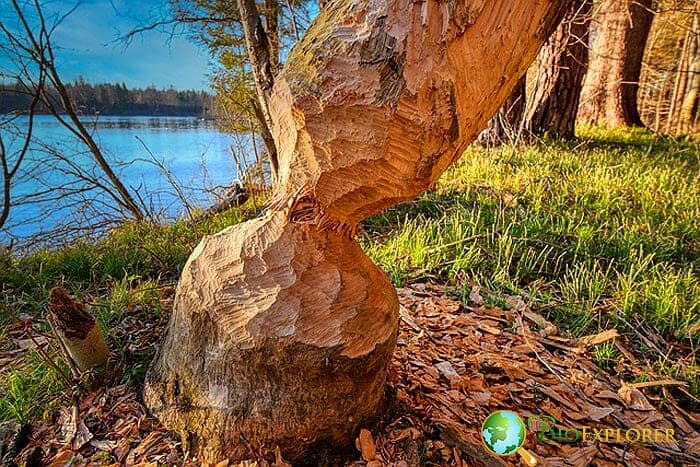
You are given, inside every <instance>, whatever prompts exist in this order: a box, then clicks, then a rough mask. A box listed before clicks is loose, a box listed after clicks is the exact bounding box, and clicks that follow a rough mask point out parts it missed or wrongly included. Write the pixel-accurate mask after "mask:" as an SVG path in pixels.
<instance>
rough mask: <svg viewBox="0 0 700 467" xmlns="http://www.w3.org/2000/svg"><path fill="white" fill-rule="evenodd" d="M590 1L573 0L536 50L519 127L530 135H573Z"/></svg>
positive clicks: (586, 54)
mask: <svg viewBox="0 0 700 467" xmlns="http://www.w3.org/2000/svg"><path fill="white" fill-rule="evenodd" d="M592 3H593V1H592V0H576V2H575V3H574V6H573V8H572V9H571V11H569V12H568V13H567V15H566V17H565V18H564V20H563V21H562V23H561V24H560V25H559V27H558V28H557V29H556V31H554V34H552V36H551V37H550V38H549V40H548V41H547V43H546V44H545V45H544V47H542V50H540V54H539V56H538V60H537V75H536V76H537V78H536V83H535V85H534V93H533V96H532V98H531V100H530V102H528V105H527V108H528V111H527V114H526V116H525V118H524V122H523V126H524V128H525V130H526V131H527V132H528V133H529V134H531V135H537V136H544V135H548V136H551V137H554V138H563V139H571V138H573V137H574V136H575V123H576V112H577V111H578V104H579V98H580V96H581V85H582V83H583V77H584V75H585V74H586V67H587V65H588V30H589V27H590V23H591V6H592Z"/></svg>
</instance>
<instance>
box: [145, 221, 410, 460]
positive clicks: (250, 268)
mask: <svg viewBox="0 0 700 467" xmlns="http://www.w3.org/2000/svg"><path fill="white" fill-rule="evenodd" d="M397 326H398V301H397V298H396V292H395V290H394V288H393V287H392V286H391V284H390V283H389V281H388V280H387V278H386V276H385V275H384V273H382V272H381V271H380V270H379V269H378V268H377V267H376V266H375V265H374V264H372V262H371V261H370V260H369V258H367V256H366V255H365V254H364V253H363V252H362V250H361V249H360V247H359V245H358V244H357V243H356V242H354V241H353V240H351V239H349V238H347V237H345V236H343V235H340V234H338V233H335V232H333V231H330V230H326V231H319V230H318V229H316V228H315V226H312V225H309V224H297V223H290V222H288V213H287V212H285V211H281V212H275V213H269V214H268V215H267V216H265V217H263V218H259V219H255V220H252V221H249V222H246V223H244V224H240V225H238V226H235V227H232V228H229V229H226V230H224V231H222V232H220V233H218V234H216V235H214V236H211V237H207V238H206V239H205V240H203V241H202V243H200V245H199V246H198V247H197V249H196V250H195V251H194V253H193V254H192V256H191V257H190V259H189V261H188V263H187V265H186V267H185V269H184V272H183V274H182V277H181V279H180V283H179V285H178V289H177V298H176V302H175V309H174V315H173V321H172V322H171V323H170V327H169V330H168V337H167V339H166V341H165V343H164V345H163V347H162V349H161V350H160V353H159V356H158V357H157V358H156V360H155V362H154V364H153V366H152V368H151V369H150V372H149V376H148V384H147V387H146V391H145V400H146V402H147V403H148V405H149V407H150V409H151V410H152V411H153V413H154V414H156V415H157V416H158V417H159V418H160V419H161V420H162V421H163V422H164V423H165V424H166V426H168V427H169V428H171V429H173V430H176V431H180V432H181V433H183V438H184V439H187V440H189V441H190V442H191V443H192V447H193V450H194V452H197V453H199V455H200V456H203V458H204V459H206V460H207V461H214V460H221V459H222V458H224V457H233V458H239V459H240V458H245V457H246V456H248V455H250V451H249V447H247V445H246V443H245V442H244V440H247V441H248V442H249V443H253V445H254V446H255V447H256V448H268V449H272V448H274V447H275V444H279V445H280V446H281V447H282V449H283V451H282V452H283V454H284V457H285V458H286V459H296V458H298V457H299V456H300V455H301V454H302V453H303V452H304V451H305V450H306V449H307V448H309V446H310V445H313V444H316V443H319V442H326V443H329V444H333V445H340V446H342V445H344V444H345V445H349V444H350V443H351V442H352V440H353V439H354V433H355V432H356V431H357V430H358V429H359V428H360V427H361V426H362V425H363V424H364V423H367V422H368V421H370V420H372V419H374V418H375V417H377V416H378V415H379V407H380V404H381V400H382V395H383V386H384V382H385V378H386V365H387V362H388V360H389V357H390V356H391V352H392V350H393V348H394V344H395V341H396V333H397Z"/></svg>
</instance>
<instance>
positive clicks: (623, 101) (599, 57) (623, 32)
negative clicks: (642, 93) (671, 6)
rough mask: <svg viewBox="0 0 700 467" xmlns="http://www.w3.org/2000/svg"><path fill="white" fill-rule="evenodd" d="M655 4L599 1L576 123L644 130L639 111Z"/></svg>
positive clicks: (646, 0) (634, 0)
mask: <svg viewBox="0 0 700 467" xmlns="http://www.w3.org/2000/svg"><path fill="white" fill-rule="evenodd" d="M652 5H653V1H652V0H601V1H600V3H599V5H598V6H597V7H596V13H595V16H594V19H593V21H594V22H595V23H596V26H595V28H594V32H593V40H592V43H591V51H590V64H589V66H588V73H587V74H586V78H585V80H584V85H583V91H582V93H581V104H580V106H579V112H578V121H579V123H584V124H587V125H600V126H605V127H609V128H614V127H619V126H643V123H642V119H641V117H640V116H639V111H638V109H637V92H638V90H639V76H640V73H641V70H642V59H643V58H644V49H645V46H646V42H647V37H648V36H649V30H650V29H651V23H652V21H653V19H654V12H653V10H652Z"/></svg>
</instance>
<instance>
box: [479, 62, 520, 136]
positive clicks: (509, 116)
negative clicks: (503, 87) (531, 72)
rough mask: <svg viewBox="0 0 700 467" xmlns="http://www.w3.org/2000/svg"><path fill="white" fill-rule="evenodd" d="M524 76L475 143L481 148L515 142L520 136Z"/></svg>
mask: <svg viewBox="0 0 700 467" xmlns="http://www.w3.org/2000/svg"><path fill="white" fill-rule="evenodd" d="M526 81H527V79H526V76H523V77H522V78H520V79H519V80H518V83H517V84H516V85H515V88H513V92H511V93H510V96H508V99H506V101H505V102H504V103H503V106H502V107H501V108H500V109H499V110H498V112H497V113H496V115H494V116H493V117H492V118H491V120H489V123H488V126H487V127H486V129H485V130H484V131H482V132H481V133H480V134H479V137H478V138H477V141H478V142H479V144H481V145H482V146H486V147H496V146H500V145H501V144H504V143H508V142H515V141H516V139H517V137H518V135H519V134H520V128H521V123H522V120H523V112H524V110H525V85H526Z"/></svg>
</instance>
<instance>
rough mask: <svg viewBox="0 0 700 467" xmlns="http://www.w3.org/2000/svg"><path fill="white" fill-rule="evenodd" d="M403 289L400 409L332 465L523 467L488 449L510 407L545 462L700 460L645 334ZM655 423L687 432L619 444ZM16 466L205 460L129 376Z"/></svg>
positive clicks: (675, 386) (127, 332)
mask: <svg viewBox="0 0 700 467" xmlns="http://www.w3.org/2000/svg"><path fill="white" fill-rule="evenodd" d="M398 292H399V299H400V302H401V313H400V314H401V327H400V335H399V341H398V346H397V349H396V352H395V354H394V359H393V362H392V367H391V369H390V372H389V374H390V382H389V386H388V388H387V393H388V394H389V399H390V400H391V401H392V404H391V408H390V409H389V410H388V412H387V415H386V417H385V419H384V422H383V423H382V424H381V425H380V426H379V427H368V429H366V430H362V431H361V433H360V434H359V436H358V439H357V441H356V446H357V452H356V453H355V454H354V455H350V456H348V455H345V457H340V456H338V457H334V456H333V454H332V453H330V454H325V455H326V458H327V459H328V460H329V462H330V461H331V459H332V460H333V462H334V463H336V464H340V465H342V464H345V465H352V466H364V465H367V466H373V467H376V466H382V465H386V466H390V465H393V466H397V467H399V466H414V465H445V466H448V465H449V466H467V465H485V466H501V465H521V464H520V460H519V458H518V456H510V457H496V456H492V455H490V454H489V453H488V452H487V450H486V449H485V447H484V446H483V444H482V442H481V439H480V430H481V425H482V423H483V421H484V420H485V419H486V417H487V416H488V415H489V414H491V413H492V412H494V411H496V410H500V409H506V410H512V411H515V412H517V413H518V414H519V415H520V416H521V417H522V418H523V419H524V420H527V419H528V417H532V418H531V419H530V420H531V421H533V423H532V425H531V426H532V428H531V429H530V430H529V431H528V434H527V438H526V442H525V445H524V446H525V447H526V448H527V449H528V450H530V451H531V452H533V453H534V454H535V455H536V456H537V458H538V459H539V461H540V465H545V466H585V465H597V466H613V465H632V466H646V465H657V466H671V465H698V463H700V434H699V433H698V426H700V414H698V413H695V412H692V411H691V410H690V409H689V404H688V403H687V402H686V401H687V399H682V397H683V395H684V394H686V395H687V396H688V397H692V396H690V395H689V394H688V393H687V390H685V389H684V387H683V386H682V385H680V383H678V382H676V381H673V380H669V379H657V380H654V381H648V382H644V383H632V382H630V381H631V380H632V378H633V375H634V374H635V372H637V373H638V367H639V365H640V359H641V358H643V356H640V355H639V354H638V347H637V346H636V345H635V342H631V341H630V340H628V339H627V338H625V337H624V336H619V335H618V334H617V332H616V331H615V330H608V331H603V332H601V333H600V334H597V335H593V336H587V337H584V338H580V339H576V340H572V339H567V338H563V337H560V336H559V335H558V330H557V328H556V327H555V326H554V325H553V324H551V323H550V322H548V321H547V320H546V319H545V318H544V317H542V316H541V315H539V314H537V313H535V312H534V311H532V310H530V308H529V307H528V304H527V303H525V301H524V300H522V299H521V298H520V297H513V298H512V300H508V306H506V308H508V309H507V310H503V309H500V308H495V307H488V306H484V305H482V304H480V305H476V304H475V303H474V305H475V306H474V307H473V308H472V307H466V306H464V305H463V304H462V303H461V302H459V301H457V300H455V299H454V298H451V297H449V296H448V295H447V294H446V292H445V288H444V287H442V286H438V285H433V284H413V285H412V286H410V287H408V288H403V289H399V291H398ZM471 295H472V302H476V303H479V302H482V301H481V300H474V298H478V297H477V296H478V295H479V294H478V291H473V293H472V294H471ZM163 326H164V320H163V318H162V317H161V318H160V319H158V322H157V323H155V322H154V323H144V322H143V320H142V319H141V318H139V317H136V316H134V317H133V319H128V318H127V319H126V320H125V322H124V323H123V324H122V325H120V327H123V328H124V329H118V330H116V333H117V335H119V334H120V333H121V335H123V336H124V337H125V338H127V342H128V343H129V344H128V345H130V346H132V348H131V351H133V352H135V353H138V352H143V351H144V350H148V349H149V348H154V347H155V346H157V344H158V341H159V338H160V336H161V334H162V330H163ZM605 342H608V343H612V344H613V345H615V346H616V347H617V349H618V350H619V351H620V353H621V354H622V355H623V356H624V357H623V358H621V359H620V360H619V361H618V362H617V365H616V367H615V368H614V370H612V371H610V372H606V371H603V370H602V369H601V368H600V367H599V366H598V365H596V363H595V359H594V356H593V353H592V349H593V346H595V345H598V344H601V343H605ZM43 343H44V342H42V344H43ZM17 354H18V353H17V352H15V353H14V354H12V357H16V355H17ZM613 373H615V374H613ZM537 417H539V419H537ZM547 417H551V418H547ZM552 418H553V419H555V420H556V422H557V427H558V428H569V427H577V428H579V429H580V428H581V427H584V426H586V427H591V428H592V429H597V430H601V429H605V428H607V429H611V430H612V431H611V432H610V435H609V436H608V439H609V441H610V442H601V440H602V434H600V435H599V439H598V441H596V442H581V441H579V442H576V443H568V442H564V441H563V440H561V439H560V440H559V441H557V440H553V439H549V438H551V435H549V434H548V435H546V436H545V438H546V439H542V440H538V436H539V432H538V430H539V429H541V428H542V425H541V424H540V423H549V422H548V421H550V420H552ZM538 420H539V421H538ZM543 421H544V422H543ZM647 427H652V428H657V429H661V430H673V433H674V435H673V436H674V439H675V440H676V441H675V442H674V441H671V442H663V443H661V442H660V443H655V442H646V443H626V442H616V441H615V439H614V438H615V436H616V435H614V434H613V433H615V430H616V429H617V428H621V429H622V430H623V431H622V433H624V430H625V429H627V428H637V429H641V428H647ZM544 431H545V432H547V433H549V431H548V430H546V429H545V430H544ZM589 433H590V432H589ZM600 433H602V432H600ZM640 433H641V431H640ZM623 436H624V434H623ZM589 437H591V435H590V434H589ZM16 462H17V463H18V464H22V463H32V462H35V463H39V464H44V465H68V464H69V463H71V462H72V464H71V465H88V464H90V465H95V464H97V465H154V466H155V465H163V464H169V465H199V463H198V462H196V460H193V459H190V458H188V457H187V454H186V453H185V452H183V447H182V445H181V443H180V440H179V438H178V437H177V436H176V435H174V434H173V433H170V432H167V431H166V430H165V429H164V428H163V427H162V426H160V425H159V424H158V422H157V421H156V420H155V419H154V418H152V417H151V416H149V415H148V413H147V412H146V410H145V408H144V406H143V404H142V402H141V397H140V388H139V387H136V385H125V384H112V385H108V386H107V387H105V388H102V389H99V390H97V391H94V392H91V393H90V394H88V395H87V396H86V397H84V398H83V399H82V400H81V402H80V404H79V405H77V406H73V407H66V408H63V409H62V410H61V411H60V412H59V414H58V416H57V417H55V418H54V420H50V421H43V422H39V423H37V424H35V425H34V426H33V427H32V431H31V434H30V436H29V442H28V444H27V445H26V446H25V447H24V449H23V450H22V452H21V453H20V455H19V456H18V457H17V459H16ZM218 465H220V466H226V465H246V466H248V465H250V466H252V465H258V466H265V465H277V466H280V467H281V466H285V465H288V464H286V463H285V462H284V460H283V459H282V457H281V456H279V455H278V457H277V459H276V461H275V462H273V463H272V464H269V463H267V462H266V461H264V460H260V459H258V460H257V463H256V459H255V453H254V452H251V461H250V462H249V463H247V464H246V463H244V464H229V463H227V462H222V463H220V464H218Z"/></svg>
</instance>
